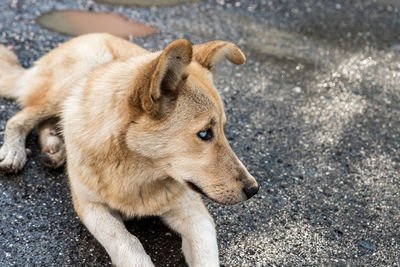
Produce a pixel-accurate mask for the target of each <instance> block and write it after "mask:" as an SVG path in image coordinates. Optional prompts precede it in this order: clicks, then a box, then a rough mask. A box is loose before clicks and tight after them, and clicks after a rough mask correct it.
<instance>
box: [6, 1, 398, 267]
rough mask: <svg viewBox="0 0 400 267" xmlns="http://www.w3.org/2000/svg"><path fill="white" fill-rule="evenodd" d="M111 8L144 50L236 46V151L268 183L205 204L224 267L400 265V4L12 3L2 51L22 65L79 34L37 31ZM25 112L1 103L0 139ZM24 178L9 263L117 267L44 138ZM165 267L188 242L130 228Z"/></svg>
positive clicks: (223, 86)
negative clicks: (52, 14)
mask: <svg viewBox="0 0 400 267" xmlns="http://www.w3.org/2000/svg"><path fill="white" fill-rule="evenodd" d="M66 8H72V9H79V10H91V11H110V12H116V13H120V14H124V15H125V16H126V17H128V18H130V19H132V20H136V21H140V22H143V23H148V24H150V25H153V26H155V27H157V28H158V29H159V32H158V33H157V34H155V35H152V36H150V37H146V38H139V39H136V40H135V42H137V43H139V44H140V45H142V46H144V47H146V48H148V49H153V50H156V49H161V48H163V47H164V46H165V45H166V44H167V43H168V42H170V41H171V40H174V39H176V38H182V37H183V38H187V39H190V40H191V41H192V42H193V43H200V42H205V41H209V40H214V39H223V40H229V41H232V42H235V43H237V44H238V45H239V46H240V47H241V48H242V49H243V51H244V52H245V54H246V55H247V57H248V61H247V63H246V65H244V66H240V67H237V66H232V65H230V64H229V63H222V64H221V65H219V66H218V68H217V70H216V75H215V83H216V86H217V88H219V90H220V93H221V94H222V96H223V100H224V103H225V105H226V111H227V116H228V120H229V122H228V126H227V135H228V138H229V141H230V143H231V145H232V146H233V148H234V150H235V151H236V152H237V154H238V155H239V157H240V158H241V159H242V160H243V162H244V163H245V165H246V166H248V168H249V170H250V171H251V172H252V173H253V174H254V176H255V177H256V178H257V180H258V181H259V183H260V185H261V190H260V192H259V194H258V195H257V196H256V197H254V198H253V199H251V200H250V201H247V202H245V203H242V204H239V205H236V206H232V207H226V206H221V205H218V204H214V203H211V202H209V201H206V202H207V206H208V208H209V210H210V212H211V214H212V216H213V217H214V219H215V222H216V228H217V233H218V241H219V248H220V259H221V264H222V265H224V266H282V265H283V266H300V265H322V266H326V265H334V266H344V265H349V266H399V260H400V177H399V176H400V174H399V170H400V166H399V165H400V151H399V149H400V89H399V78H400V2H399V1H395V0H381V1H379V0H376V1H372V0H352V1H350V0H349V1H319V0H303V1H294V0H293V1H288V0H287V1H285V0H271V1H265V0H264V1H224V0H219V1H216V2H214V1H208V2H207V1H202V2H198V3H188V4H185V5H179V6H175V7H159V8H158V7H151V8H128V7H121V6H114V7H113V6H105V5H101V4H96V3H94V2H93V1H90V0H89V1H83V0H78V1H66V0H64V1H52V0H43V1H37V0H29V1H28V0H26V1H22V0H3V1H1V3H0V43H1V44H5V45H12V46H14V48H15V51H16V52H17V54H18V57H19V59H20V60H21V62H22V64H23V65H24V66H25V67H28V66H29V65H31V64H32V63H33V61H34V60H35V59H37V58H38V57H39V56H41V55H43V54H44V53H46V52H47V51H49V50H51V49H52V48H54V47H55V46H57V45H58V44H59V43H60V42H63V41H65V40H68V39H69V37H67V36H63V35H59V34H56V33H52V32H49V31H47V30H44V29H41V28H40V27H39V26H38V25H36V24H35V23H34V19H35V18H36V16H38V15H40V14H42V13H44V12H48V11H50V10H52V9H66ZM17 110H18V108H17V106H16V105H15V104H14V103H13V102H11V101H8V100H4V99H0V140H2V139H3V136H2V132H3V131H4V127H5V124H6V121H7V120H8V119H9V118H10V117H11V116H12V115H13V114H14V113H15V112H17ZM27 146H28V147H29V148H30V149H31V150H32V151H33V154H32V156H31V157H30V158H29V160H28V163H27V165H26V167H25V169H24V171H23V172H22V173H20V174H18V175H7V176H5V175H3V174H0V176H1V177H0V208H1V213H0V214H1V215H0V265H1V266H108V265H110V260H109V258H108V256H107V254H106V252H105V250H104V249H103V248H102V247H101V246H100V245H99V244H98V243H97V241H96V240H95V239H94V238H93V237H92V236H91V235H90V234H89V233H88V231H87V230H86V229H85V227H84V226H83V225H82V224H81V223H80V221H79V219H78V218H77V216H76V214H75V213H74V211H73V209H72V204H71V199H70V193H69V188H68V180H67V177H66V175H65V172H64V171H63V170H59V171H51V170H48V169H46V168H45V167H44V166H43V165H42V164H41V163H40V159H39V157H38V155H39V147H38V145H37V135H36V134H35V133H33V134H32V135H30V136H29V137H28V140H27ZM127 225H128V228H129V230H130V231H131V232H132V233H134V234H135V235H137V236H138V237H139V239H140V240H141V241H142V243H143V244H144V247H145V249H146V250H147V252H148V253H149V254H150V255H151V258H152V259H153V261H154V263H155V264H156V265H157V266H184V260H183V257H182V254H181V253H180V238H179V237H178V236H176V235H175V234H174V233H172V232H171V231H170V230H168V229H167V228H166V227H164V226H163V225H162V223H161V222H160V221H159V220H158V219H156V218H149V219H144V220H133V221H130V222H127Z"/></svg>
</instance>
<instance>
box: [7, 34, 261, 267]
mask: <svg viewBox="0 0 400 267" xmlns="http://www.w3.org/2000/svg"><path fill="white" fill-rule="evenodd" d="M222 59H227V60H228V61H230V62H232V63H233V64H236V65H240V64H243V63H244V62H245V56H244V55H243V53H242V51H241V50H240V49H239V48H238V47H237V46H236V45H234V44H232V43H229V42H224V41H212V42H208V43H204V44H199V45H192V44H191V43H190V42H189V41H187V40H185V39H178V40H175V41H173V42H171V43H170V44H168V45H167V46H166V47H165V49H164V50H162V51H158V52H149V51H147V50H145V49H143V48H141V47H140V46H138V45H135V44H133V43H131V42H128V41H126V40H123V39H120V38H118V37H115V36H112V35H109V34H103V33H95V34H88V35H82V36H80V37H76V38H73V39H71V40H70V41H67V42H65V43H63V44H62V45H60V46H59V47H57V48H55V49H53V50H52V51H50V52H49V53H48V54H46V55H44V56H43V57H41V58H40V59H38V60H37V61H36V62H35V64H34V65H33V66H32V67H31V68H29V69H24V68H22V67H21V66H20V64H19V62H18V59H17V57H16V56H15V54H14V53H12V52H11V51H10V50H9V49H7V48H5V47H3V46H1V47H0V95H1V96H3V97H6V98H11V99H15V100H16V101H17V102H18V104H19V105H20V106H21V107H23V108H22V110H21V111H19V112H18V113H17V114H16V115H15V116H13V117H12V118H11V119H10V120H9V121H8V122H7V125H6V129H5V133H4V143H3V146H2V147H1V149H0V161H1V162H0V169H2V170H3V171H8V172H18V171H20V170H21V169H22V168H23V166H24V164H25V163H26V160H27V152H26V148H25V139H26V136H27V135H28V133H29V132H30V131H32V130H33V129H34V128H35V127H37V129H38V134H39V142H40V145H41V147H42V158H43V162H44V163H45V164H46V165H48V166H50V167H53V168H57V167H60V166H62V165H63V164H64V162H65V161H66V165H67V171H68V177H69V182H70V187H71V195H72V200H73V204H74V209H75V211H76V212H77V214H78V216H79V218H80V219H81V221H82V222H83V224H84V225H85V226H86V227H87V229H88V230H89V231H90V232H91V233H92V234H93V235H94V237H95V238H96V239H97V240H98V241H99V242H100V243H101V244H102V245H103V247H104V248H105V249H106V251H107V253H108V254H109V256H110V258H111V260H112V262H113V264H115V265H116V266H141V267H143V266H153V263H152V261H151V259H150V257H149V256H148V255H147V254H146V252H145V251H144V249H143V246H142V245H141V244H140V242H139V240H138V239H137V238H136V237H134V236H133V235H132V234H130V233H129V232H128V231H127V229H126V228H125V226H124V223H123V219H125V218H132V217H140V216H148V215H156V216H160V217H161V218H162V220H163V221H164V222H165V223H166V224H167V225H168V226H169V227H170V228H172V229H173V230H174V231H176V232H177V233H179V234H180V235H181V237H182V251H183V254H184V257H185V260H186V262H187V264H188V265H189V266H202V267H203V266H219V258H218V246H217V240H216V232H215V227H214V222H213V219H212V218H211V216H210V215H209V213H208V211H207V209H206V207H205V206H204V204H203V201H202V199H201V196H200V195H204V196H205V197H207V198H209V199H211V200H213V201H215V202H217V203H220V204H225V205H233V204H236V203H239V202H241V201H245V200H247V199H249V198H251V197H252V196H253V195H255V194H256V193H257V191H258V188H259V186H258V184H257V182H256V180H255V179H254V178H253V176H252V175H251V174H250V173H249V172H248V171H247V170H246V168H245V167H244V166H243V164H242V163H241V161H240V160H239V159H238V157H237V156H236V155H235V153H234V152H233V151H232V149H231V147H230V146H229V144H228V141H227V139H226V137H225V133H224V126H225V123H226V116H225V113H224V108H223V103H222V101H221V98H220V96H219V94H218V92H217V90H216V89H215V86H214V84H213V75H212V70H213V68H214V67H215V65H216V64H217V63H218V62H219V61H220V60H222Z"/></svg>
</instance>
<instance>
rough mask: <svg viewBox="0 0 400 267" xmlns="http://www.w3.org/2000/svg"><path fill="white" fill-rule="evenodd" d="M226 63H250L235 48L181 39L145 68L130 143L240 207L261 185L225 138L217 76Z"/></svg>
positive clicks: (176, 176) (173, 171)
mask: <svg viewBox="0 0 400 267" xmlns="http://www.w3.org/2000/svg"><path fill="white" fill-rule="evenodd" d="M224 58H225V59H227V60H229V61H230V62H232V63H234V64H236V65H240V64H243V63H244V62H245V60H246V59H245V56H244V55H243V53H242V52H241V51H240V49H239V48H238V47H237V46H236V45H234V44H232V43H228V42H223V41H214V42H209V43H205V44H201V45H194V46H192V45H191V44H190V43H189V42H188V41H187V40H176V41H174V42H172V43H170V44H169V45H168V46H167V47H166V48H165V49H164V50H163V51H162V52H160V53H158V54H157V56H155V58H154V59H151V62H148V63H146V64H144V66H143V67H141V70H140V74H139V75H138V77H136V86H137V87H136V90H135V93H134V95H133V96H132V100H131V103H130V106H131V109H132V110H133V112H132V113H133V114H134V115H133V119H132V120H133V122H132V123H131V124H130V126H129V127H128V131H127V135H126V140H127V144H128V147H129V148H130V149H131V150H133V151H134V152H135V153H138V154H140V155H142V156H143V157H146V158H147V159H148V160H149V162H151V163H152V164H153V165H154V166H156V167H157V168H158V169H160V170H162V171H163V172H164V173H165V175H167V176H170V177H172V178H174V179H176V180H178V181H180V182H182V183H184V184H187V185H188V186H189V187H191V188H192V189H193V190H195V191H198V192H200V193H202V194H203V195H205V196H207V197H208V198H210V199H212V200H214V201H216V202H218V203H221V204H236V203H238V202H241V201H244V200H246V199H249V198H250V197H252V196H253V195H254V194H256V193H257V191H258V184H257V182H256V181H255V179H254V178H253V176H251V175H250V173H249V172H248V171H247V170H246V168H245V167H244V166H243V164H242V163H241V161H240V160H239V159H238V157H237V156H236V155H235V153H234V152H233V151H232V149H231V147H230V146H229V144H228V141H227V139H226V136H225V133H224V127H225V123H226V116H225V113H224V108H223V104H222V101H221V98H220V96H219V94H218V92H217V90H216V89H215V86H214V84H213V76H212V69H213V67H214V66H215V65H216V64H217V63H218V61H220V60H221V59H224Z"/></svg>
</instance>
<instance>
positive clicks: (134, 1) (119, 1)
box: [95, 0, 199, 7]
mask: <svg viewBox="0 0 400 267" xmlns="http://www.w3.org/2000/svg"><path fill="white" fill-rule="evenodd" d="M198 1H199V0H146V1H143V0H95V2H98V3H102V4H111V5H127V6H128V5H132V6H144V7H147V6H176V5H179V4H184V3H195V2H198Z"/></svg>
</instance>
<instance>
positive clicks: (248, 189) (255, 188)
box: [243, 185, 259, 199]
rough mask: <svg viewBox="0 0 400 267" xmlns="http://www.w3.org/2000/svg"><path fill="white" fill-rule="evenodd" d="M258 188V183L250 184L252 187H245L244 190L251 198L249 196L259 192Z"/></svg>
mask: <svg viewBox="0 0 400 267" xmlns="http://www.w3.org/2000/svg"><path fill="white" fill-rule="evenodd" d="M258 189H259V186H258V185H257V186H254V185H252V186H250V187H245V188H244V189H243V191H244V193H245V194H246V196H247V199H249V198H251V197H252V196H254V195H255V194H257V192H258Z"/></svg>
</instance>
